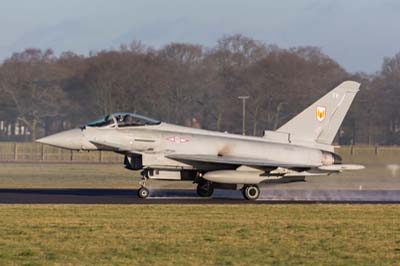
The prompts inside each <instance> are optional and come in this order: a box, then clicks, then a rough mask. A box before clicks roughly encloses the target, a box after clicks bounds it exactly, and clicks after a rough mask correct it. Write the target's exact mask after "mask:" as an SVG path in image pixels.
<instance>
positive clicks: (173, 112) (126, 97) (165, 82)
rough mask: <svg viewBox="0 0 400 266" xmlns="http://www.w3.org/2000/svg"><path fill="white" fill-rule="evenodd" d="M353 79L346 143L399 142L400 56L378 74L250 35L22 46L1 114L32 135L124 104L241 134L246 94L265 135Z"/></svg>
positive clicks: (251, 116) (3, 68)
mask: <svg viewBox="0 0 400 266" xmlns="http://www.w3.org/2000/svg"><path fill="white" fill-rule="evenodd" d="M346 79H353V80H356V81H359V82H361V83H362V87H361V92H360V93H359V95H358V96H357V98H356V100H355V103H354V105H353V106H352V108H351V111H350V113H349V114H348V116H347V118H346V120H345V122H344V124H343V126H342V128H341V130H340V134H339V138H338V142H339V143H341V144H353V143H357V144H359V143H365V144H399V143H400V134H399V131H400V124H399V118H400V116H399V107H398V105H399V96H400V53H399V54H397V55H396V56H394V57H393V58H386V59H384V61H383V65H382V69H381V71H380V72H378V73H376V74H374V75H366V74H362V73H357V74H351V73H347V72H346V71H345V70H344V68H343V67H341V66H340V65H339V64H338V63H337V62H335V61H334V60H332V59H331V58H329V57H328V56H327V55H325V54H323V53H322V52H321V50H320V49H318V48H315V47H295V48H291V49H282V48H279V47H277V46H275V45H268V44H265V43H263V42H259V41H256V40H253V39H250V38H247V37H245V36H242V35H231V36H225V37H223V38H221V39H220V40H219V41H218V42H217V44H216V45H215V46H214V47H204V46H201V45H195V44H187V43H171V44H168V45H166V46H164V47H162V48H160V49H154V48H152V47H148V46H146V45H144V44H142V43H140V42H133V43H132V44H130V45H123V46H121V47H120V49H118V50H109V51H101V52H97V53H92V54H91V55H89V56H81V55H77V54H74V53H72V52H65V53H62V54H61V55H59V56H56V55H54V53H53V52H52V51H51V50H46V51H42V50H38V49H27V50H25V51H23V52H21V53H15V54H13V55H12V56H11V57H10V58H8V59H6V60H5V61H4V62H3V63H2V64H1V65H0V93H1V94H0V95H1V97H0V121H2V122H1V123H10V124H12V125H15V124H18V125H22V126H23V127H24V128H26V129H27V132H29V139H35V138H37V137H39V136H42V135H45V134H50V133H54V132H57V131H60V130H63V129H67V128H71V127H76V126H79V125H82V124H84V123H85V122H88V121H90V120H93V119H95V118H96V117H98V116H101V115H103V114H107V113H112V112H116V111H125V112H133V113H140V114H144V115H147V116H150V117H154V118H158V119H161V120H163V121H167V122H171V123H176V124H182V125H187V126H198V125H200V126H201V127H202V128H206V129H213V130H220V131H229V132H234V133H241V123H242V103H241V101H240V100H239V99H238V96H242V95H246V96H250V98H249V99H248V101H247V105H246V111H247V112H246V117H247V119H246V133H247V134H248V135H262V134H263V131H264V130H266V129H276V128H278V127H279V126H280V125H282V124H283V123H284V122H286V121H287V120H288V119H290V118H291V117H293V116H294V115H295V114H296V113H298V112H299V111H301V110H303V109H304V108H305V107H306V106H307V105H309V104H310V103H312V102H313V101H314V100H316V99H318V98H319V97H321V96H322V95H323V94H325V93H326V92H328V91H329V90H331V89H332V88H334V87H335V86H336V85H338V84H339V83H340V82H342V81H344V80H346ZM4 128H6V127H4V126H3V131H0V132H1V133H0V138H1V137H2V136H1V134H2V135H3V139H4V138H5V135H6V134H8V135H9V131H10V130H9V127H8V129H7V130H8V131H7V130H4ZM11 131H13V130H11ZM7 132H8V133H7Z"/></svg>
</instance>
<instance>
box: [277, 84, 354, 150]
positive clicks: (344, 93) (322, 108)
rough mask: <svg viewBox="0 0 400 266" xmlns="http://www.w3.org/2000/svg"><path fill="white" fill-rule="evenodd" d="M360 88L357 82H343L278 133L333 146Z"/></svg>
mask: <svg viewBox="0 0 400 266" xmlns="http://www.w3.org/2000/svg"><path fill="white" fill-rule="evenodd" d="M359 87H360V83H357V82H355V81H345V82H343V83H342V84H340V85H339V86H337V87H336V88H335V89H333V90H332V91H330V92H329V93H328V94H326V95H325V96H323V97H322V98H320V99H319V100H318V101H316V102H315V103H313V104H312V105H311V106H309V107H308V108H307V109H305V110H304V111H303V112H301V113H300V114H298V115H297V116H295V117H294V118H293V119H291V120H290V121H289V122H287V123H286V124H284V125H283V126H282V127H280V128H279V129H278V130H277V131H278V132H284V133H288V134H290V136H293V137H294V138H295V139H301V140H304V141H310V142H317V143H321V144H332V142H333V139H334V138H335V136H336V133H337V131H338V130H339V127H340V125H341V124H342V122H343V119H344V117H345V116H346V114H347V112H348V110H349V108H350V105H351V103H352V102H353V99H354V97H355V96H356V94H357V92H358V91H359Z"/></svg>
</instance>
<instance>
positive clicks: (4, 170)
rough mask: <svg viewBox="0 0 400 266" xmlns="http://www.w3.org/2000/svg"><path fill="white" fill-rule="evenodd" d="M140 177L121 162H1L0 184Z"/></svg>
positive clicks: (60, 184)
mask: <svg viewBox="0 0 400 266" xmlns="http://www.w3.org/2000/svg"><path fill="white" fill-rule="evenodd" d="M139 180H140V171H131V170H127V169H125V168H124V166H123V165H122V164H77V163H73V164H71V163H64V164H62V163H50V164H46V163H45V164H43V163H18V164H15V163H1V164H0V188H137V187H139ZM149 184H150V185H152V186H154V187H162V188H168V187H174V188H193V184H192V183H191V182H165V181H154V180H152V181H150V182H149ZM0 266H1V265H0Z"/></svg>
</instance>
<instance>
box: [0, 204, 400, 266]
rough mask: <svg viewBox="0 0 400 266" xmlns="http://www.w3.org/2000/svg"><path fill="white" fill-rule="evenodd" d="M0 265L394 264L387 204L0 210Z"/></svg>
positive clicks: (392, 217) (398, 259) (393, 222)
mask: <svg viewBox="0 0 400 266" xmlns="http://www.w3.org/2000/svg"><path fill="white" fill-rule="evenodd" d="M0 216H1V219H0V265H4V266H7V265H165V266H168V265H296V266H297V265H346V266H347V265H363V266H366V265H373V266H376V265H400V221H399V217H400V208H399V207H398V206H396V205H272V206H268V205H262V206H261V205H243V206H241V205H217V206H212V207H211V206H207V205H194V206H179V205H167V206H166V205H146V206H140V205H135V206H127V205H125V206H121V205H84V206H82V205H79V206H78V205H53V206H50V205H8V206H0Z"/></svg>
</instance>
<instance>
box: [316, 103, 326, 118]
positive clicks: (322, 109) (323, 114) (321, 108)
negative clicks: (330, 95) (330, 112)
mask: <svg viewBox="0 0 400 266" xmlns="http://www.w3.org/2000/svg"><path fill="white" fill-rule="evenodd" d="M325 117H326V107H324V106H318V107H317V119H318V121H319V122H322V121H323V120H324V119H325Z"/></svg>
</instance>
